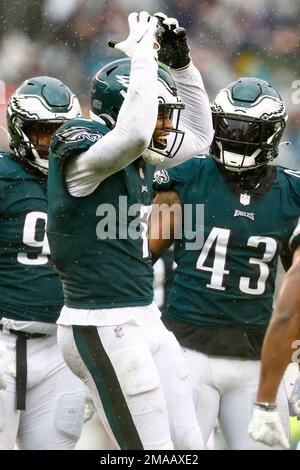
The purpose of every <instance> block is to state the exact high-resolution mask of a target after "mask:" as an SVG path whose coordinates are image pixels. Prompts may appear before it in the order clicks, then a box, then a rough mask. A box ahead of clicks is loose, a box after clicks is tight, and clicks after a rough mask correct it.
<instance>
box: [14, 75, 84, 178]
mask: <svg viewBox="0 0 300 470" xmlns="http://www.w3.org/2000/svg"><path fill="white" fill-rule="evenodd" d="M80 115H81V109H80V105H79V102H78V99H77V98H76V96H75V95H74V94H73V93H72V91H71V90H70V89H69V88H68V87H66V86H65V85H64V84H63V83H62V82H61V81H60V80H57V79H56V78H51V77H47V76H42V77H32V78H29V79H28V80H25V82H23V83H22V84H21V86H20V87H19V88H18V89H17V90H16V91H15V92H14V94H13V95H12V96H11V98H10V100H9V103H8V107H7V127H8V132H9V143H10V147H11V149H12V150H13V151H14V152H15V153H16V155H17V156H18V157H19V158H21V159H24V160H26V161H27V162H28V163H30V165H32V166H34V167H35V168H37V169H38V170H40V171H41V172H42V173H44V174H47V172H48V160H47V154H48V146H45V145H41V144H40V142H39V138H40V135H42V133H43V132H45V131H46V132H47V133H50V134H53V133H54V132H55V131H56V129H57V128H58V127H60V126H61V125H62V124H63V123H64V121H66V120H67V119H73V118H76V117H78V116H80ZM33 136H34V137H33ZM45 155H46V156H45ZM43 156H44V158H42V157H43Z"/></svg>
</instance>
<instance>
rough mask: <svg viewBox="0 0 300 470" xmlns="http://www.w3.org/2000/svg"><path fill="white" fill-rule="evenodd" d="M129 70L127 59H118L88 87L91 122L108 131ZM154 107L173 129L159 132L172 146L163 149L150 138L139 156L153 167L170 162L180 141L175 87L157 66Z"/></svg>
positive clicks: (164, 68)
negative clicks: (168, 136) (98, 122)
mask: <svg viewBox="0 0 300 470" xmlns="http://www.w3.org/2000/svg"><path fill="white" fill-rule="evenodd" d="M130 69H131V61H130V59H118V60H114V61H113V62H110V63H109V64H107V65H105V66H104V67H103V68H102V69H101V70H99V71H98V72H97V73H96V75H95V76H94V78H93V80H92V87H91V112H90V114H91V118H92V119H95V120H97V119H99V118H100V119H102V120H104V121H105V122H106V124H107V125H108V127H110V129H112V128H113V127H114V125H115V122H116V120H117V117H118V114H119V111H120V108H121V106H122V104H123V101H124V98H125V96H126V93H127V89H128V85H129V75H130ZM157 82H158V103H159V105H158V106H159V113H160V114H162V115H163V116H164V117H165V119H166V120H167V119H170V118H171V120H172V121H171V122H172V123H173V127H171V128H170V127H169V126H168V127H167V126H163V128H162V129H161V130H162V131H166V132H167V133H168V134H172V135H173V139H172V145H171V146H170V148H167V142H166V145H162V143H161V142H156V141H155V140H154V139H153V138H152V140H151V142H150V144H149V146H148V148H147V150H146V151H145V152H144V154H143V158H144V159H145V160H146V161H147V162H149V163H151V164H154V165H155V164H157V163H159V162H160V161H162V160H163V159H164V157H168V158H173V157H174V156H175V155H176V153H177V152H178V150H179V148H180V146H181V144H182V141H183V137H184V132H183V131H181V130H180V129H179V120H180V113H181V110H182V109H183V108H184V105H183V103H182V102H181V100H180V98H179V97H178V96H177V88H176V84H175V82H174V80H173V78H172V77H171V75H170V73H169V72H168V70H167V67H166V66H164V65H163V64H160V63H159V67H158V75H157Z"/></svg>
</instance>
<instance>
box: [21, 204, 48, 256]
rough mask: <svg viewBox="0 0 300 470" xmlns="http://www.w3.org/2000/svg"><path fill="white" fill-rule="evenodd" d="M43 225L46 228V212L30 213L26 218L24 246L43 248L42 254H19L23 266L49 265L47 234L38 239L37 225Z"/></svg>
mask: <svg viewBox="0 0 300 470" xmlns="http://www.w3.org/2000/svg"><path fill="white" fill-rule="evenodd" d="M40 223H43V224H44V226H45V227H46V224H47V214H45V212H37V211H36V212H30V213H29V214H27V215H26V217H25V223H24V229H23V243H24V245H27V246H30V247H34V248H41V252H40V253H30V254H28V253H18V256H17V259H18V262H19V263H21V264H27V265H28V264H29V265H41V264H47V263H48V261H49V258H48V256H49V255H50V248H49V243H48V239H47V235H46V232H44V234H43V237H42V238H40V239H37V225H38V224H40Z"/></svg>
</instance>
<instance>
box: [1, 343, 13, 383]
mask: <svg viewBox="0 0 300 470" xmlns="http://www.w3.org/2000/svg"><path fill="white" fill-rule="evenodd" d="M4 370H6V371H7V372H9V373H10V374H12V375H16V369H15V367H14V365H13V363H12V361H11V359H10V357H9V354H8V351H7V349H6V346H5V345H4V344H3V343H1V342H0V390H1V389H5V388H6V380H5V374H4Z"/></svg>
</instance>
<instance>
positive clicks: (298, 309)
mask: <svg viewBox="0 0 300 470" xmlns="http://www.w3.org/2000/svg"><path fill="white" fill-rule="evenodd" d="M299 287H300V246H299V247H298V248H297V249H296V251H295V253H294V256H293V263H292V266H291V268H290V269H289V271H288V272H287V275H286V277H285V280H284V282H283V285H282V287H281V290H280V293H279V296H278V299H277V302H276V306H275V309H274V312H273V315H272V318H271V322H270V325H269V327H268V330H267V333H266V336H265V340H264V344H263V349H262V357H261V361H262V366H261V373H260V383H259V389H258V393H257V397H256V404H255V407H254V411H253V415H252V418H251V421H250V424H249V428H248V432H249V434H250V435H251V436H252V437H253V438H254V439H256V440H257V441H260V442H264V443H265V444H267V445H275V444H277V443H279V444H281V445H283V446H284V447H286V448H288V447H289V444H288V438H287V436H286V435H285V433H284V429H283V426H282V423H281V421H280V417H279V415H278V412H277V410H276V395H277V391H278V387H279V384H280V381H281V379H282V377H283V374H284V372H285V369H286V367H287V366H288V364H289V363H290V362H291V361H292V355H293V353H294V352H295V348H293V346H295V341H296V340H297V338H299V333H300V288H299ZM298 398H299V397H298Z"/></svg>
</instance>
